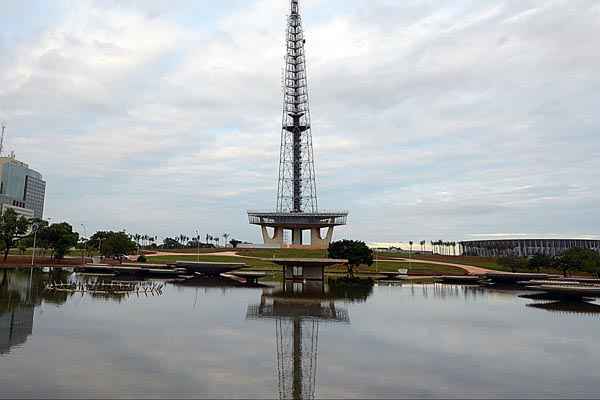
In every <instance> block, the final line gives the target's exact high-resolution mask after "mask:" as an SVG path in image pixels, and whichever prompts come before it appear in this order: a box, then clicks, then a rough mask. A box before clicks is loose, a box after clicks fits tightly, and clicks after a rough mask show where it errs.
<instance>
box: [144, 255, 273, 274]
mask: <svg viewBox="0 0 600 400" xmlns="http://www.w3.org/2000/svg"><path fill="white" fill-rule="evenodd" d="M147 259H148V262H149V263H159V264H161V263H162V264H168V263H174V262H176V261H196V260H197V259H199V260H200V261H213V262H230V263H246V265H248V269H252V270H255V271H263V270H267V271H281V267H279V266H277V265H275V264H273V263H272V262H270V261H265V260H258V259H256V258H245V257H231V256H203V255H201V256H200V257H199V258H197V257H196V256H195V255H181V256H147Z"/></svg>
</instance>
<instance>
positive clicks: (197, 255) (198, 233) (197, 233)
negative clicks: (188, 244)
mask: <svg viewBox="0 0 600 400" xmlns="http://www.w3.org/2000/svg"><path fill="white" fill-rule="evenodd" d="M196 242H197V245H198V251H197V252H196V262H200V231H199V230H198V229H196Z"/></svg>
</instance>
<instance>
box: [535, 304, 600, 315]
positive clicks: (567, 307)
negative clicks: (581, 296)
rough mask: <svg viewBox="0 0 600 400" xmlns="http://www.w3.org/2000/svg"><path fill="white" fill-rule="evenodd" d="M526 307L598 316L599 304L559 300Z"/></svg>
mask: <svg viewBox="0 0 600 400" xmlns="http://www.w3.org/2000/svg"><path fill="white" fill-rule="evenodd" d="M527 307H531V308H537V309H540V310H546V311H550V312H556V313H561V314H583V315H591V316H595V317H600V305H597V304H593V303H588V302H587V301H575V300H561V301H554V302H548V303H533V304H527Z"/></svg>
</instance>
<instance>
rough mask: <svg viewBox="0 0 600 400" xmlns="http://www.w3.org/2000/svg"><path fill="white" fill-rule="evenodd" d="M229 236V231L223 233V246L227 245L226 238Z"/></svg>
mask: <svg viewBox="0 0 600 400" xmlns="http://www.w3.org/2000/svg"><path fill="white" fill-rule="evenodd" d="M229 236H231V235H230V234H229V233H224V234H223V239H225V240H224V246H225V247H227V239H229Z"/></svg>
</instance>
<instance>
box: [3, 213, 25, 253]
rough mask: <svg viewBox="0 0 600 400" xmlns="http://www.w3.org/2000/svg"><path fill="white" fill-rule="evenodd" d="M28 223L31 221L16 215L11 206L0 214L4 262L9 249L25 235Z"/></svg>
mask: <svg viewBox="0 0 600 400" xmlns="http://www.w3.org/2000/svg"><path fill="white" fill-rule="evenodd" d="M30 225H31V222H30V221H29V220H28V219H27V218H25V217H23V216H18V215H17V213H16V212H15V210H13V209H12V208H7V209H6V210H5V211H4V212H3V213H2V215H0V242H2V244H4V262H6V259H7V258H8V253H9V252H10V249H11V248H12V247H13V246H14V244H15V242H16V241H17V240H19V239H21V238H23V237H24V236H25V234H26V233H27V230H28V229H29V227H30Z"/></svg>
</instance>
